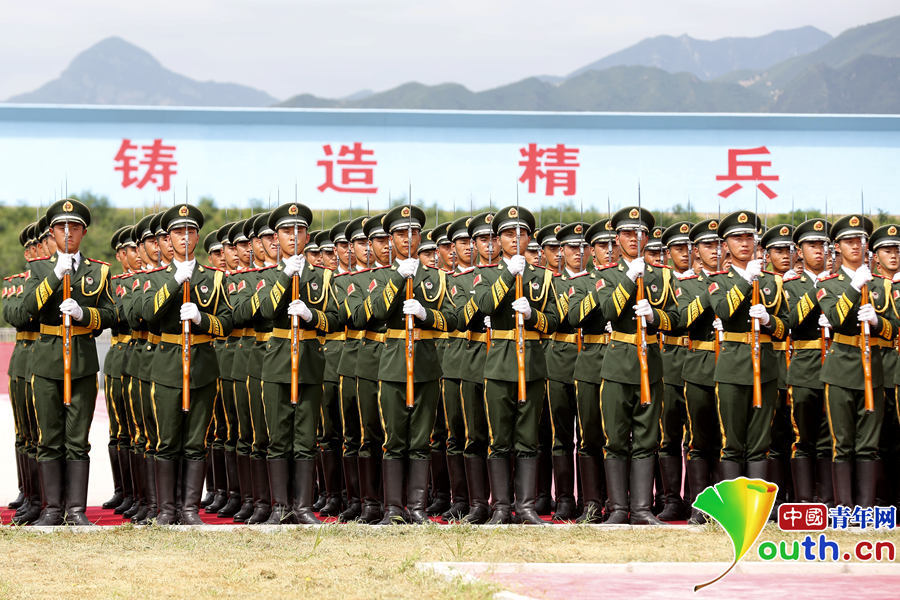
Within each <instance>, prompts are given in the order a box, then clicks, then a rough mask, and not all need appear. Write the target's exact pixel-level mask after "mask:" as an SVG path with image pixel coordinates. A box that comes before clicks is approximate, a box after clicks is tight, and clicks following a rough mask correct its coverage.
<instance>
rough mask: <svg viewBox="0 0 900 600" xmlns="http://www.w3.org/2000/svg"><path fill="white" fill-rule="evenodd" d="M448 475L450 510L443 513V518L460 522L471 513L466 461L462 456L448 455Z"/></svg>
mask: <svg viewBox="0 0 900 600" xmlns="http://www.w3.org/2000/svg"><path fill="white" fill-rule="evenodd" d="M432 460H433V458H432ZM433 470H434V469H432V471H433ZM447 473H448V474H449V476H450V508H448V509H447V510H445V511H444V512H443V513H441V516H442V517H443V518H444V519H446V520H447V521H459V520H460V519H462V518H463V517H464V516H466V514H468V512H469V484H468V482H467V481H466V459H465V458H464V457H463V455H462V454H448V455H447Z"/></svg>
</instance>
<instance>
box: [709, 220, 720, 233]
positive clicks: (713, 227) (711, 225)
mask: <svg viewBox="0 0 900 600" xmlns="http://www.w3.org/2000/svg"><path fill="white" fill-rule="evenodd" d="M718 228H719V223H718V221H710V222H709V229H710V231H715V230H716V229H718Z"/></svg>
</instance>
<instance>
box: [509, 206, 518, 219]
mask: <svg viewBox="0 0 900 600" xmlns="http://www.w3.org/2000/svg"><path fill="white" fill-rule="evenodd" d="M509 216H510V217H512V218H513V219H515V218H517V217H518V216H519V211H518V209H515V208H511V209H509Z"/></svg>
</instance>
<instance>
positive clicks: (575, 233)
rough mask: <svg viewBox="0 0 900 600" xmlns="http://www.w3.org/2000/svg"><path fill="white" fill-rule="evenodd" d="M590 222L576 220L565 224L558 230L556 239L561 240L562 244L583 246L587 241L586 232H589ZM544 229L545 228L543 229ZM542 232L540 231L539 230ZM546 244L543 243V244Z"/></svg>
mask: <svg viewBox="0 0 900 600" xmlns="http://www.w3.org/2000/svg"><path fill="white" fill-rule="evenodd" d="M587 230H588V224H587V223H584V222H581V221H576V222H575V223H569V224H568V225H564V226H562V227H560V228H559V229H558V230H557V231H556V239H557V240H559V244H561V245H564V246H566V245H572V246H581V245H582V244H584V243H585V237H584V234H585V233H587ZM541 231H543V229H542V230H541ZM538 233H540V232H538ZM543 245H544V244H541V246H543Z"/></svg>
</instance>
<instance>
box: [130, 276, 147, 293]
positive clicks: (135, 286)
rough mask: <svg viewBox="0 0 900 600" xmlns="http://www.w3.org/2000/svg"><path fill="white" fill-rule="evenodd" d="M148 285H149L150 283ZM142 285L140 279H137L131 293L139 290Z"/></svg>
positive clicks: (132, 285)
mask: <svg viewBox="0 0 900 600" xmlns="http://www.w3.org/2000/svg"><path fill="white" fill-rule="evenodd" d="M147 283H149V281H148V282H147ZM140 285H141V281H140V279H135V280H134V283H132V284H131V291H132V292H133V291H134V290H136V289H138V287H140Z"/></svg>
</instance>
